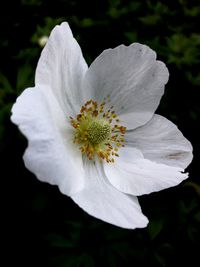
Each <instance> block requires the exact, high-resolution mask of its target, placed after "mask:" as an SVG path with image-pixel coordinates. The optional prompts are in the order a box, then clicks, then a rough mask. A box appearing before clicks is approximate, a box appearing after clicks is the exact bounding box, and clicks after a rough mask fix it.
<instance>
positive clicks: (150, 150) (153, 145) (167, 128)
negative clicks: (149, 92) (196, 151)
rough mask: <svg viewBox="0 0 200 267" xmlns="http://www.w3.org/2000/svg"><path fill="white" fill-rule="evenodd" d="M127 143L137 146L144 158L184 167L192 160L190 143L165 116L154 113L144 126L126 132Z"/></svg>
mask: <svg viewBox="0 0 200 267" xmlns="http://www.w3.org/2000/svg"><path fill="white" fill-rule="evenodd" d="M126 141H127V145H128V146H131V147H135V148H138V149H139V150H141V151H142V153H143V155H144V157H145V158H147V159H150V160H152V161H155V162H158V163H163V164H166V165H170V166H176V167H181V168H184V169H185V168H186V167H187V166H188V165H189V164H190V162H191V161H192V157H193V156H192V146H191V143H190V142H189V141H188V140H187V139H186V138H185V137H184V136H183V135H182V133H181V132H180V131H179V129H178V128H177V127H176V125H175V124H173V123H172V122H171V121H169V120H167V119H166V118H164V117H162V116H159V115H154V116H153V118H152V119H151V120H150V121H149V122H148V123H147V124H145V125H144V126H142V127H140V128H137V129H135V130H134V131H128V132H127V133H126Z"/></svg>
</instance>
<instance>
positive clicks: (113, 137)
mask: <svg viewBox="0 0 200 267" xmlns="http://www.w3.org/2000/svg"><path fill="white" fill-rule="evenodd" d="M109 102H110V97H107V98H105V99H104V100H103V101H102V102H101V103H97V101H94V100H92V99H91V100H89V101H87V102H86V103H85V104H84V105H83V106H82V107H81V109H80V113H79V114H77V116H76V118H72V117H70V123H71V125H72V127H73V128H74V139H73V142H74V143H75V144H77V145H78V146H79V149H80V151H81V153H82V154H83V155H85V156H87V158H88V159H89V160H94V158H95V157H96V156H97V158H98V159H99V160H100V162H103V161H105V162H107V163H114V162H115V159H114V158H115V157H118V156H119V154H118V153H117V152H118V150H119V149H120V148H121V147H123V146H124V143H125V137H124V136H125V133H126V127H124V126H122V125H121V124H120V120H119V118H118V116H117V114H116V113H115V111H114V110H113V108H114V107H113V106H111V107H109V105H108V104H109Z"/></svg>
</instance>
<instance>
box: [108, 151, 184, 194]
mask: <svg viewBox="0 0 200 267" xmlns="http://www.w3.org/2000/svg"><path fill="white" fill-rule="evenodd" d="M104 169H105V173H106V176H107V177H108V179H109V181H110V182H111V184H112V185H113V186H114V187H116V188H117V189H118V190H119V191H121V192H124V193H127V194H132V195H135V196H140V195H143V194H148V193H151V192H156V191H160V190H162V189H165V188H168V187H171V186H175V185H177V184H179V183H180V182H182V181H183V180H184V179H186V178H187V177H188V174H187V173H182V171H183V169H181V168H178V167H171V166H168V165H164V164H158V163H155V162H152V161H150V160H147V159H144V158H143V157H142V154H141V152H139V151H138V150H137V149H135V148H130V147H125V148H122V149H121V150H120V151H119V158H118V159H117V160H116V162H115V164H105V165H104Z"/></svg>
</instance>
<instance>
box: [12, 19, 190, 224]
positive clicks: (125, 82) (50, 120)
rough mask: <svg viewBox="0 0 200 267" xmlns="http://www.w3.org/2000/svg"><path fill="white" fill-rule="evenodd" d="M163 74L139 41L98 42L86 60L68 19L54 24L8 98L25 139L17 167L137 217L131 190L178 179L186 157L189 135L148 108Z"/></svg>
mask: <svg viewBox="0 0 200 267" xmlns="http://www.w3.org/2000/svg"><path fill="white" fill-rule="evenodd" d="M168 76H169V74H168V70H167V68H166V66H165V64H164V63H162V62H160V61H157V60H156V53H155V52H154V51H153V50H151V49H150V48H149V47H148V46H146V45H141V44H138V43H134V44H132V45H130V46H128V47H127V46H124V45H121V46H118V47H116V48H115V49H108V50H105V51H104V52H103V53H102V54H101V55H100V56H99V57H97V59H95V61H94V62H93V63H92V64H91V66H90V67H89V68H88V66H87V64H86V62H85V60H84V58H83V56H82V52H81V49H80V47H79V45H78V43H77V42H76V40H75V39H74V38H73V36H72V33H71V30H70V28H69V26H68V24H67V23H65V22H64V23H62V24H61V25H60V26H56V27H55V28H54V30H53V31H52V33H51V35H50V38H49V40H48V42H47V44H46V46H45V48H44V49H43V51H42V54H41V57H40V60H39V62H38V65H37V69H36V78H35V87H34V88H28V89H26V90H25V91H24V92H23V93H22V94H21V96H19V97H18V99H17V101H16V103H15V104H14V106H13V108H12V112H13V114H12V117H11V119H12V121H13V122H14V123H15V124H17V125H18V126H19V128H20V130H21V131H22V133H23V134H24V135H25V136H26V137H27V139H28V148H27V150H26V152H25V154H24V161H25V165H26V167H27V168H28V169H29V170H30V171H32V172H33V173H34V174H35V175H36V176H37V178H38V179H39V180H41V181H44V182H48V183H50V184H52V185H58V187H59V189H60V191H61V192H62V193H63V194H66V195H67V196H70V197H71V198H72V199H73V200H74V201H75V202H76V203H77V204H78V205H79V206H80V207H81V208H83V209H84V210H85V211H86V212H88V213H89V214H91V215H93V216H94V217H97V218H99V219H101V220H103V221H106V222H109V223H111V224H114V225H117V226H120V227H124V228H131V229H134V228H136V227H145V226H146V225H147V223H148V219H147V218H146V217H145V216H144V215H143V214H142V212H141V208H140V205H139V203H138V199H137V196H139V195H142V194H147V193H151V192H154V191H159V190H161V189H164V188H168V187H171V186H175V185H177V184H179V183H180V182H181V181H182V180H184V179H186V178H187V177H188V174H187V173H184V172H183V171H184V169H185V168H186V167H187V165H188V164H189V163H190V162H191V160H192V147H191V144H190V142H189V141H187V140H186V139H185V138H184V137H183V135H182V134H181V132H180V131H179V130H178V129H177V127H176V126H175V125H174V124H173V123H172V122H170V121H169V120H167V119H165V118H164V117H162V116H159V115H156V114H154V112H155V110H156V109H157V107H158V105H159V102H160V99H161V96H162V95H163V92H164V85H165V84H166V83H167V81H168Z"/></svg>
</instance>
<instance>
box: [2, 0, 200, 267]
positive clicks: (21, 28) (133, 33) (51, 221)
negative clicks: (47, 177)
mask: <svg viewBox="0 0 200 267" xmlns="http://www.w3.org/2000/svg"><path fill="white" fill-rule="evenodd" d="M4 4H5V5H4V7H1V10H0V32H1V34H0V58H1V60H0V151H1V166H2V168H3V169H2V170H1V180H2V182H3V185H2V187H1V188H2V194H1V195H2V196H3V201H2V203H3V206H4V210H5V215H4V216H3V221H4V220H5V222H6V228H2V229H3V230H4V229H5V230H4V231H3V232H4V234H5V237H6V238H5V242H4V243H3V245H4V247H5V248H6V251H7V253H8V256H6V262H5V263H4V266H13V264H12V263H13V262H14V265H17V266H18V265H19V266H50V267H51V266H52V267H53V266H56V267H93V266H95V267H96V266H101V267H102V266H111V267H117V266H155V267H156V266H161V267H165V266H170V267H171V266H177V267H178V266H181V267H182V266H197V265H198V262H199V256H198V255H199V248H198V244H200V238H199V236H200V205H199V204H200V189H199V188H200V180H199V177H200V176H199V172H198V166H199V161H200V153H199V148H200V147H199V140H198V138H199V136H200V127H199V125H200V106H199V99H200V88H199V86H200V32H199V25H200V19H199V18H200V3H199V1H198V0H174V1H168V2H167V1H156V0H155V1H154V0H147V1H139V0H129V1H128V0H123V1H122V0H110V1H105V0H98V1H90V0H88V1H87V0H86V1H81V0H77V1H74V0H57V1H51V0H50V1H47V0H31V1H30V0H29V1H28V0H15V1H12V2H11V1H7V2H5V3H4ZM11 7H12V8H11ZM61 21H68V22H69V23H70V26H71V28H72V30H73V33H74V35H75V37H76V39H77V40H78V42H79V43H80V45H81V47H82V50H83V54H84V56H85V58H86V60H87V62H88V63H91V62H92V61H93V60H94V58H95V57H96V56H97V55H98V54H100V53H101V52H102V51H103V50H104V49H106V48H109V47H115V46H117V45H120V44H121V43H124V44H126V45H129V44H130V43H132V42H135V41H136V42H141V43H145V44H147V45H149V46H150V47H151V48H153V49H154V50H156V52H157V54H158V58H159V59H160V60H163V61H164V62H166V64H167V66H168V68H169V71H170V80H169V83H168V84H167V86H166V94H165V96H164V97H163V99H162V101H161V105H160V107H159V109H158V113H160V114H162V115H164V116H166V117H167V118H169V119H171V120H172V121H174V123H176V124H177V125H178V127H179V128H180V129H181V131H182V132H183V133H184V135H185V136H186V137H187V138H188V139H189V140H191V142H192V144H193V146H194V160H193V163H192V164H191V165H190V167H189V169H188V171H189V172H190V179H189V180H188V181H186V182H185V183H183V184H181V185H180V186H178V187H176V188H172V189H168V190H164V191H162V192H159V193H156V194H151V195H148V196H143V197H140V202H141V205H142V207H143V211H144V213H145V214H146V215H147V216H148V218H149V219H150V223H149V225H148V227H147V228H146V229H137V230H134V231H129V230H124V229H119V228H117V227H114V226H112V225H109V224H106V223H104V222H101V221H99V220H96V219H94V218H92V217H90V216H88V215H87V214H85V213H84V212H83V211H82V210H81V209H79V208H78V207H77V206H76V205H75V204H74V203H73V202H72V201H71V200H70V199H69V198H67V197H65V196H63V195H61V194H60V193H59V192H58V189H57V188H56V187H53V186H50V185H47V184H43V183H40V182H38V181H37V179H36V178H35V177H34V175H32V174H30V173H29V172H28V170H26V169H25V167H24V165H23V162H22V154H23V151H24V150H25V148H26V140H25V139H24V138H23V137H22V136H21V134H20V133H19V132H18V130H17V128H16V127H15V126H14V125H12V124H11V123H10V109H11V106H12V103H13V102H14V101H15V99H16V97H17V96H18V95H19V94H20V92H21V91H22V90H24V89H25V88H26V87H30V86H33V85H34V72H35V67H36V64H37V61H38V58H39V56H40V53H41V49H42V48H41V46H40V45H39V39H40V38H41V37H43V36H48V35H49V33H50V31H51V30H52V28H53V27H54V26H55V25H56V24H59V23H60V22H61ZM196 262H197V264H196Z"/></svg>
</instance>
